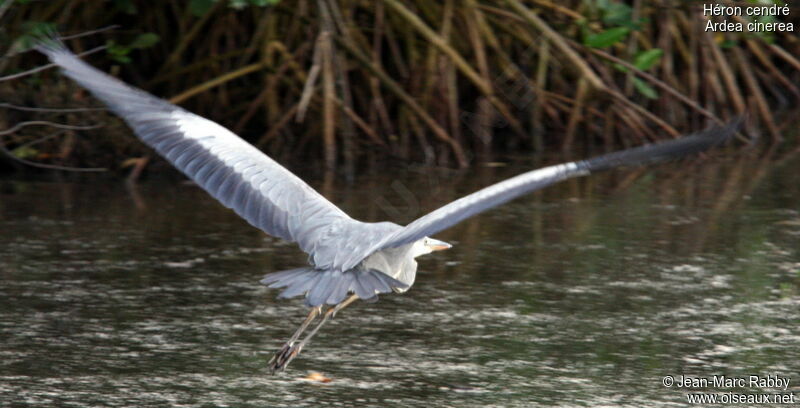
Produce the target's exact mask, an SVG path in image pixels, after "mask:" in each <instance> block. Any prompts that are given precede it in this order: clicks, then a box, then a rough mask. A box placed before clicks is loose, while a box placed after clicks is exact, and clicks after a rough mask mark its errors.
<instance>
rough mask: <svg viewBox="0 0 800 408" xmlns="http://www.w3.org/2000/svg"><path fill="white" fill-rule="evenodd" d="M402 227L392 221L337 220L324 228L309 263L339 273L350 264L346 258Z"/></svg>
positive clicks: (362, 250) (360, 252)
mask: <svg viewBox="0 0 800 408" xmlns="http://www.w3.org/2000/svg"><path fill="white" fill-rule="evenodd" d="M402 228H403V227H402V226H400V225H397V224H395V223H393V222H363V221H358V220H354V219H352V218H346V219H340V220H337V221H336V222H334V223H331V224H330V225H328V227H327V230H326V231H325V232H324V234H323V237H322V239H321V240H319V241H318V242H317V244H316V245H315V248H314V251H313V255H312V262H313V264H314V265H315V266H316V267H317V268H321V269H336V270H342V269H343V268H342V265H345V264H347V263H348V262H350V261H352V260H351V259H350V258H351V257H352V256H353V255H354V254H362V253H364V251H365V250H366V249H367V248H369V247H370V246H371V245H373V244H374V243H375V242H377V241H379V240H381V239H383V238H385V237H387V236H388V235H390V234H393V233H395V232H397V231H399V230H401V229H402ZM367 255H369V254H367ZM362 259H363V257H362ZM358 261H361V259H359V260H358ZM356 263H358V262H354V264H356Z"/></svg>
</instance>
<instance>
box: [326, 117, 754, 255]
mask: <svg viewBox="0 0 800 408" xmlns="http://www.w3.org/2000/svg"><path fill="white" fill-rule="evenodd" d="M740 122H741V121H739V120H737V121H734V122H732V123H730V124H729V125H727V126H725V127H718V128H712V129H709V130H706V131H704V132H700V133H698V134H695V135H691V136H686V137H683V138H680V139H675V140H670V141H667V142H663V143H657V144H652V145H646V146H641V147H637V148H633V149H628V150H623V151H620V152H615V153H610V154H607V155H603V156H599V157H596V158H593V159H589V160H582V161H577V162H571V163H564V164H558V165H555V166H550V167H545V168H541V169H538V170H533V171H530V172H527V173H523V174H520V175H519V176H516V177H512V178H510V179H508V180H505V181H502V182H500V183H497V184H494V185H492V186H489V187H486V188H484V189H482V190H479V191H477V192H475V193H472V194H470V195H468V196H466V197H462V198H460V199H458V200H456V201H453V202H451V203H449V204H447V205H445V206H444V207H441V208H439V209H437V210H435V211H433V212H431V213H429V214H427V215H425V216H423V217H421V218H418V219H417V220H416V221H414V222H412V223H411V224H408V225H407V226H406V227H405V228H403V229H401V230H398V231H397V232H395V233H393V234H391V235H389V236H387V237H386V238H384V239H382V240H380V241H378V242H377V243H375V244H373V245H371V246H369V247H368V249H367V250H366V251H364V252H362V253H354V254H353V255H352V256H350V257H349V258H348V259H347V260H346V262H345V263H344V264H343V265H342V268H343V269H344V270H347V269H349V268H351V267H353V266H355V265H357V264H358V263H359V262H361V260H363V259H364V258H365V257H367V256H368V255H370V254H372V253H373V252H375V251H378V250H381V249H384V248H395V247H399V246H401V245H405V244H409V243H412V242H415V241H417V240H420V239H422V238H424V237H428V236H432V235H433V234H435V233H437V232H440V231H442V230H445V229H447V228H450V227H452V226H453V225H455V224H457V223H459V222H461V221H463V220H464V219H466V218H469V217H472V216H473V215H475V214H478V213H481V212H483V211H486V210H488V209H490V208H493V207H496V206H498V205H500V204H503V203H505V202H508V201H510V200H512V199H514V198H517V197H519V196H521V195H523V194H527V193H530V192H532V191H535V190H539V189H541V188H544V187H547V186H549V185H551V184H554V183H557V182H559V181H562V180H566V179H569V178H573V177H579V176H585V175H588V174H590V173H594V172H598V171H602V170H608V169H612V168H615V167H620V166H632V165H642V164H647V163H652V162H657V161H662V160H668V159H673V158H678V157H681V156H684V155H687V154H691V153H696V152H701V151H704V150H706V149H709V148H711V147H712V146H715V145H718V144H721V143H723V142H724V141H726V140H727V139H729V138H730V137H731V136H732V135H734V134H735V133H736V130H737V129H738V128H739V124H740Z"/></svg>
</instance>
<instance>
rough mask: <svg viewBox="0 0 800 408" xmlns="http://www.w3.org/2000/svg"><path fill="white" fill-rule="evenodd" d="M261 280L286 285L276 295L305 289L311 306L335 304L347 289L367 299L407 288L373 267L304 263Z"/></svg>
mask: <svg viewBox="0 0 800 408" xmlns="http://www.w3.org/2000/svg"><path fill="white" fill-rule="evenodd" d="M261 283H263V284H265V285H269V287H271V288H286V289H284V291H283V292H281V294H280V295H278V297H279V298H291V297H294V296H299V295H302V294H304V293H306V305H308V306H312V307H316V306H320V305H324V304H329V305H336V304H339V303H341V302H342V301H343V300H344V298H345V297H346V296H347V294H348V293H350V292H352V293H355V294H356V295H358V297H360V298H361V299H364V300H369V299H374V298H375V296H377V295H378V294H379V293H388V292H391V291H393V290H394V289H396V288H399V289H408V285H407V284H405V283H403V282H400V281H398V280H397V279H394V278H392V277H390V276H389V275H386V274H384V273H383V272H381V271H378V270H374V269H370V270H363V269H352V270H349V271H346V272H341V271H338V270H325V271H321V270H318V269H314V268H311V267H305V268H297V269H291V270H288V271H281V272H274V273H270V274H267V275H266V276H264V279H262V280H261Z"/></svg>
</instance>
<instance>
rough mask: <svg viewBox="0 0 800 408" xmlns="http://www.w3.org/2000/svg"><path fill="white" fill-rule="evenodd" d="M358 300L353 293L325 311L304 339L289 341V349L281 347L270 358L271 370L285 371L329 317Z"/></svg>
mask: <svg viewBox="0 0 800 408" xmlns="http://www.w3.org/2000/svg"><path fill="white" fill-rule="evenodd" d="M356 300H358V296H356V295H352V296H350V297H349V298H347V299H346V300H345V301H344V302H342V303H339V304H338V305H336V306H334V307H332V308H330V309H328V310H327V311H325V314H324V315H322V320H321V321H320V322H319V323H317V325H316V326H314V329H313V330H311V332H310V333H308V334H307V335H306V337H305V338H304V339H303V341H301V342H300V343H297V344H289V343H287V344H289V348H288V349H286V350H284V349H281V351H279V352H278V353H277V354H275V357H273V358H272V360H270V370H272V372H273V373H274V372H275V371H283V370H284V369H285V368H286V366H288V365H289V362H291V361H292V360H293V359H294V358H295V357H297V355H298V354H300V351H301V350H302V349H303V346H305V345H306V343H308V341H309V340H311V338H312V337H314V335H315V334H317V331H319V329H320V328H321V327H322V326H323V325H324V324H325V322H327V321H328V319H330V318H331V317H333V316H335V315H336V312H338V311H340V310H342V309H344V308H345V307H347V306H348V305H349V304H351V303H353V302H355V301H356ZM312 320H313V319H312ZM309 323H310V321H309Z"/></svg>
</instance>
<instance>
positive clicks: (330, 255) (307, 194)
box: [36, 39, 738, 371]
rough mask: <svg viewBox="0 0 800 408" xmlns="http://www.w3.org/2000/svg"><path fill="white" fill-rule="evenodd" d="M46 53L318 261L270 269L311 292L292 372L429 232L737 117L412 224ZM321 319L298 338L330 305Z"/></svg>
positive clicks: (188, 167)
mask: <svg viewBox="0 0 800 408" xmlns="http://www.w3.org/2000/svg"><path fill="white" fill-rule="evenodd" d="M36 49H37V50H39V51H41V52H42V53H44V54H46V55H47V56H48V57H49V58H50V60H51V61H52V62H53V63H54V64H55V65H57V66H59V67H60V68H61V69H62V72H63V73H64V74H65V75H67V76H68V77H70V78H72V79H73V80H75V81H76V82H78V83H79V84H80V85H81V86H83V87H84V88H86V89H88V90H89V91H90V92H91V93H92V94H94V95H95V96H96V97H97V98H99V99H100V100H102V101H103V102H104V103H105V104H106V105H108V106H109V108H110V109H111V110H112V111H113V112H114V113H116V114H117V115H119V116H120V117H122V118H123V119H124V120H125V121H126V122H127V123H128V125H130V126H131V128H133V130H134V132H135V133H136V135H137V136H138V137H139V138H140V139H141V140H142V141H143V142H145V143H146V144H148V145H149V146H151V147H152V148H154V149H155V150H156V151H157V152H158V153H159V154H161V155H162V156H163V157H165V158H166V159H167V160H169V161H170V162H171V163H172V164H173V165H174V166H175V167H176V168H178V169H179V170H180V171H182V172H183V173H184V174H186V176H188V177H189V178H191V179H192V180H194V181H195V182H196V183H197V184H198V185H199V186H201V187H202V188H203V189H205V190H206V191H207V192H208V193H209V194H210V195H211V196H213V197H215V198H216V199H218V200H219V201H220V202H221V203H222V204H224V205H226V206H227V207H230V208H231V209H233V210H234V211H235V212H236V213H237V214H239V215H240V216H241V217H242V218H244V219H245V220H247V221H248V222H249V223H250V224H252V225H253V226H255V227H257V228H260V229H261V230H263V231H264V232H266V233H268V234H271V235H273V236H276V237H279V238H283V239H285V240H287V241H291V242H296V243H297V244H298V246H299V247H300V249H302V250H303V251H305V252H306V253H308V254H309V259H308V260H309V265H308V266H304V267H300V268H296V269H292V270H287V271H281V272H274V273H270V274H267V275H266V276H265V277H264V279H263V280H262V283H264V284H267V285H269V286H270V287H276V288H284V289H283V291H282V292H281V294H280V297H284V298H289V297H294V296H303V295H304V296H305V302H306V304H307V305H308V306H309V307H311V312H310V313H309V316H308V317H307V318H306V320H305V321H304V322H303V324H302V325H301V326H300V329H298V331H297V332H296V333H295V334H294V335H293V336H292V338H291V339H290V340H289V341H288V342H287V343H286V344H284V346H283V348H282V349H281V350H280V351H279V352H278V353H276V355H275V357H274V358H273V359H272V361H271V362H270V368H271V369H272V370H273V371H276V370H278V371H280V370H283V369H284V368H285V367H286V365H287V364H288V363H289V362H290V361H291V360H292V359H293V358H294V357H295V356H296V355H297V354H298V353H299V352H300V350H301V349H302V347H303V345H304V344H306V342H307V341H308V340H309V339H310V338H311V337H312V336H313V335H314V334H315V333H316V332H317V330H318V329H319V328H320V327H321V326H322V325H323V324H324V323H325V322H326V321H327V319H328V318H330V317H331V316H333V314H335V313H336V312H337V311H338V310H340V309H341V308H343V307H345V306H346V305H348V304H350V303H352V302H353V301H355V300H356V299H364V300H370V299H375V298H376V296H377V295H378V294H381V293H390V292H405V291H407V290H408V289H409V288H410V287H411V285H413V284H414V281H415V278H416V273H417V262H416V260H415V258H416V257H418V256H420V255H424V254H428V253H430V252H432V251H436V250H442V249H447V248H450V245H449V244H447V243H444V242H442V241H437V240H435V239H432V238H429V236H431V235H433V234H436V233H437V232H439V231H442V230H444V229H447V228H449V227H451V226H453V225H455V224H457V223H458V222H460V221H462V220H464V219H466V218H468V217H471V216H474V215H476V214H478V213H480V212H483V211H485V210H488V209H490V208H492V207H495V206H497V205H500V204H503V203H505V202H507V201H509V200H512V199H514V198H516V197H519V196H521V195H523V194H526V193H529V192H531V191H535V190H538V189H541V188H544V187H546V186H548V185H551V184H553V183H556V182H559V181H562V180H566V179H569V178H573V177H579V176H585V175H588V174H590V173H592V172H596V171H601V170H607V169H611V168H615V167H619V166H625V165H641V164H646V163H650V162H654V161H659V160H665V159H670V158H676V157H680V156H683V155H686V154H689V153H694V152H698V151H703V150H706V149H708V148H710V147H711V146H714V145H716V144H719V143H721V142H723V141H725V140H727V139H728V138H729V137H730V136H731V135H732V134H733V133H734V132H735V130H736V128H737V127H738V124H737V123H734V124H731V125H728V126H727V127H724V128H716V129H711V130H708V131H705V132H702V133H699V134H697V135H693V136H689V137H684V138H681V139H677V140H672V141H668V142H665V143H661V144H655V145H648V146H643V147H639V148H634V149H629V150H624V151H621V152H616V153H611V154H607V155H604V156H600V157H596V158H593V159H590V160H585V161H577V162H571V163H564V164H559V165H555V166H550V167H545V168H542V169H538V170H533V171H529V172H527V173H524V174H521V175H519V176H516V177H513V178H510V179H508V180H505V181H502V182H500V183H497V184H494V185H492V186H489V187H486V188H484V189H482V190H479V191H477V192H475V193H473V194H470V195H468V196H465V197H462V198H460V199H458V200H456V201H453V202H452V203H449V204H447V205H445V206H443V207H441V208H439V209H437V210H435V211H433V212H431V213H429V214H427V215H425V216H423V217H421V218H419V219H417V220H416V221H414V222H412V223H411V224H409V225H406V226H401V225H397V224H394V223H391V222H378V223H368V222H361V221H358V220H355V219H353V218H351V217H350V216H348V215H347V214H345V213H344V211H342V210H340V209H339V208H338V207H336V206H335V205H333V204H332V203H331V202H329V201H328V200H326V199H325V198H324V197H323V196H322V195H320V194H319V193H317V192H316V191H314V189H312V188H311V187H309V186H308V185H307V184H306V183H305V182H303V181H302V180H301V179H299V178H298V177H297V176H295V175H294V174H292V173H291V172H290V171H288V170H287V169H285V168H284V167H283V166H281V165H280V164H278V163H277V162H275V161H274V160H272V159H271V158H269V157H268V156H267V155H265V154H263V153H262V152H261V151H259V150H258V149H256V148H255V147H253V146H252V145H250V144H248V143H247V142H245V141H244V140H242V139H241V138H239V137H238V136H236V135H235V134H233V133H232V132H230V131H229V130H227V129H225V128H224V127H222V126H220V125H218V124H216V123H214V122H212V121H210V120H208V119H205V118H202V117H200V116H197V115H195V114H192V113H190V112H187V111H186V110H184V109H182V108H180V107H177V106H175V105H172V104H170V103H168V102H166V101H164V100H162V99H159V98H157V97H155V96H152V95H150V94H148V93H146V92H144V91H141V90H138V89H135V88H132V87H130V86H128V85H126V84H124V83H123V82H121V81H119V80H117V79H115V78H113V77H110V76H108V75H107V74H105V73H103V72H100V71H98V70H96V69H94V68H92V67H91V66H89V65H87V64H86V63H84V62H83V61H82V60H80V59H79V58H78V57H76V56H75V55H74V54H72V53H71V52H70V51H68V50H67V49H66V48H65V47H64V46H63V44H61V43H60V42H59V41H57V40H52V39H49V40H45V41H43V42H41V43H40V44H39V45H38V46H37V47H36ZM324 305H331V307H330V308H329V309H328V310H327V311H326V312H325V313H324V314H323V315H322V318H321V322H320V323H319V324H318V325H317V326H316V327H315V328H314V329H313V330H312V331H311V332H310V333H309V334H308V335H307V336H306V337H305V338H304V339H303V341H301V342H299V343H296V341H297V340H298V338H299V336H300V335H301V334H302V333H303V332H304V330H305V329H306V328H307V327H308V325H309V324H310V323H311V322H312V321H313V320H314V319H316V318H317V317H318V316H319V315H320V314H321V313H322V312H321V308H322V306H324Z"/></svg>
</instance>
